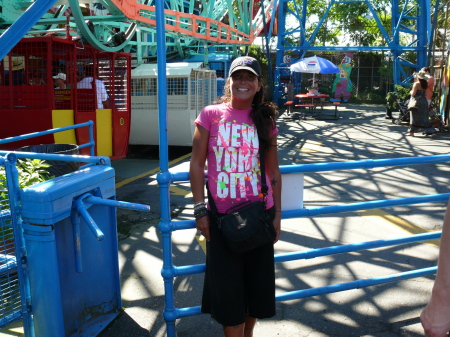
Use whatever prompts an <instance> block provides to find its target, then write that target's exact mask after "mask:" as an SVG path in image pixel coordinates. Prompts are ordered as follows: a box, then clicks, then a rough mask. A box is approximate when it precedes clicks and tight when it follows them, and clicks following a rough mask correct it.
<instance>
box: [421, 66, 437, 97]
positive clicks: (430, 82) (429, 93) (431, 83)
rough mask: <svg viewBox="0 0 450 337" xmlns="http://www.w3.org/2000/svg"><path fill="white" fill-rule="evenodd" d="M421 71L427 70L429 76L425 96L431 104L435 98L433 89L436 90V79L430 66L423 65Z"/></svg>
mask: <svg viewBox="0 0 450 337" xmlns="http://www.w3.org/2000/svg"><path fill="white" fill-rule="evenodd" d="M420 71H423V72H425V73H426V74H427V75H428V76H429V78H428V80H427V84H428V86H427V90H426V91H425V97H426V99H427V101H428V106H431V99H432V98H433V90H434V84H435V80H434V76H431V71H430V68H428V67H423V68H422V69H420Z"/></svg>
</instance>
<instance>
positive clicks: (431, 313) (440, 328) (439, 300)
mask: <svg viewBox="0 0 450 337" xmlns="http://www.w3.org/2000/svg"><path fill="white" fill-rule="evenodd" d="M449 312H450V303H448V301H447V300H446V298H445V297H443V296H435V295H433V296H431V300H430V302H429V303H428V305H427V306H426V307H425V309H423V311H422V313H421V314H420V322H421V323H422V326H423V330H424V331H425V337H444V336H447V333H448V332H449V331H450V315H449Z"/></svg>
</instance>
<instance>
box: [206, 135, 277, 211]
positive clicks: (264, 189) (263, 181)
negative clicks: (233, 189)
mask: <svg viewBox="0 0 450 337" xmlns="http://www.w3.org/2000/svg"><path fill="white" fill-rule="evenodd" d="M258 139H259V151H258V153H259V165H260V167H261V194H262V195H263V201H265V200H266V197H267V193H268V191H269V186H267V183H266V167H265V161H264V149H263V146H262V142H261V138H259V137H258ZM206 192H207V193H208V202H209V206H210V207H211V211H212V212H213V214H217V213H219V212H217V207H216V203H215V202H214V199H213V197H212V195H211V192H210V191H209V187H208V181H206ZM244 203H246V202H244ZM238 205H239V204H238ZM238 205H234V206H231V207H230V208H229V209H228V210H227V212H228V211H229V210H230V209H232V208H235V207H237V206H238Z"/></svg>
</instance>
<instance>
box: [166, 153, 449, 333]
mask: <svg viewBox="0 0 450 337" xmlns="http://www.w3.org/2000/svg"><path fill="white" fill-rule="evenodd" d="M444 162H450V155H437V156H425V157H410V158H395V159H379V160H362V161H350V162H339V163H320V164H306V165H292V166H281V167H280V170H281V173H282V174H285V175H286V174H298V173H313V172H325V171H337V170H351V169H371V168H377V167H386V166H405V165H416V164H429V163H444ZM188 180H189V173H188V172H176V173H170V174H169V175H167V174H161V175H159V176H158V183H160V184H166V185H170V183H173V182H179V181H188ZM449 198H450V193H442V194H434V195H422V196H415V197H408V198H397V199H389V200H373V201H366V202H358V203H351V204H342V205H333V206H322V207H313V208H309V209H294V210H287V211H283V212H282V218H283V219H289V218H299V217H310V216H318V215H325V214H333V213H343V212H348V211H360V210H368V209H378V208H385V207H394V206H400V205H413V204H421V203H430V202H442V201H448V200H449ZM192 228H195V220H180V221H172V222H170V223H168V224H160V230H161V232H162V233H163V259H164V261H165V264H164V266H163V269H162V271H161V274H162V276H163V278H164V282H165V284H166V293H165V299H166V310H165V311H164V318H165V320H166V323H167V326H168V327H169V326H170V327H172V326H174V321H175V320H176V319H178V318H182V317H188V316H193V315H199V314H201V312H200V306H196V307H187V308H175V306H174V289H173V281H174V277H176V276H182V275H191V274H199V273H203V272H204V271H205V264H198V265H186V266H180V267H177V266H174V265H173V261H172V253H171V245H172V242H171V232H173V231H176V230H184V229H192ZM441 233H442V231H435V232H430V233H424V234H416V235H410V236H406V237H401V238H391V239H384V240H376V241H370V242H360V243H355V244H349V245H340V246H333V247H325V248H319V249H312V250H308V251H304V252H292V253H286V254H278V255H275V262H276V263H279V262H287V261H294V260H300V259H312V258H316V257H319V256H328V255H334V254H341V253H350V252H356V251H360V250H368V249H374V248H381V247H389V246H396V245H401V244H407V243H412V242H422V241H429V240H433V239H438V238H440V236H441ZM436 270H437V267H431V268H424V269H417V270H411V271H407V272H402V273H397V274H391V275H386V276H380V277H374V278H371V279H364V280H355V281H352V282H347V283H341V284H333V285H328V286H324V287H318V288H311V289H302V290H295V291H291V292H287V293H284V294H280V295H277V296H276V300H277V301H287V300H293V299H299V298H304V297H309V296H315V295H320V294H328V293H333V292H338V291H344V290H349V289H356V288H362V287H368V286H373V285H379V284H383V283H389V282H396V281H399V280H404V279H409V278H414V277H420V276H424V275H430V274H433V273H435V272H436ZM168 285H172V286H171V287H170V286H168ZM172 330H173V329H169V328H168V329H167V335H168V336H169V337H173V336H175V334H174V331H172Z"/></svg>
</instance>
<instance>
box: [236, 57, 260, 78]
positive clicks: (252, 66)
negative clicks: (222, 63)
mask: <svg viewBox="0 0 450 337" xmlns="http://www.w3.org/2000/svg"><path fill="white" fill-rule="evenodd" d="M237 70H248V71H250V72H252V73H253V74H255V75H256V76H258V77H260V76H261V67H260V66H259V62H258V61H257V60H256V59H255V58H253V57H250V56H242V57H238V58H237V59H235V60H234V61H233V63H231V67H230V73H229V75H228V76H231V75H232V74H233V73H234V72H235V71H237Z"/></svg>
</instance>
